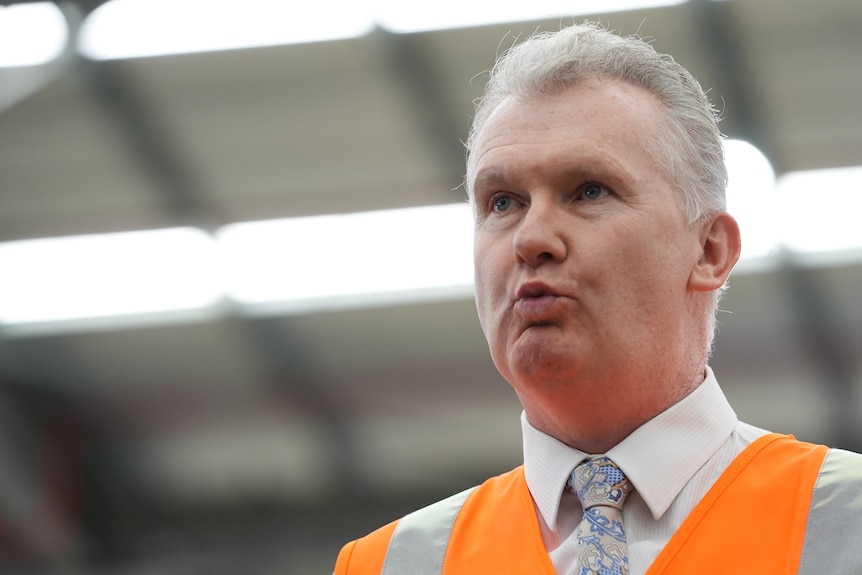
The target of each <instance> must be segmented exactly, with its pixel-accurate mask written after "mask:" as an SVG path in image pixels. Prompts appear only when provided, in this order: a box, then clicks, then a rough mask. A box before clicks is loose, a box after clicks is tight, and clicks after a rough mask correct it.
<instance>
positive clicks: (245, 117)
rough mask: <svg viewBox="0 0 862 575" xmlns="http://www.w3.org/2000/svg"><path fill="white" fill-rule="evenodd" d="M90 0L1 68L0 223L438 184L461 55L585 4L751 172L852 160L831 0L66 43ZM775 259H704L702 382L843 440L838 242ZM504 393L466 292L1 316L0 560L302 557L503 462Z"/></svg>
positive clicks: (457, 149) (855, 429)
mask: <svg viewBox="0 0 862 575" xmlns="http://www.w3.org/2000/svg"><path fill="white" fill-rule="evenodd" d="M20 3H21V2H9V1H8V0H7V1H5V2H0V4H2V5H11V4H20ZM100 4H102V2H101V1H99V0H93V1H83V0H79V1H78V2H68V3H64V4H62V5H61V6H62V7H63V10H64V13H65V14H66V15H67V17H68V19H69V23H70V26H71V30H72V32H73V34H72V39H71V40H70V46H72V48H70V50H68V51H67V53H66V54H64V56H63V57H61V58H60V59H59V60H57V61H56V62H54V63H51V64H46V65H43V66H38V67H24V68H5V69H3V68H0V242H11V241H16V240H22V239H32V238H43V237H58V236H73V235H80V234H98V233H107V232H116V231H125V230H146V229H157V228H170V227H176V226H194V227H199V228H201V229H204V230H214V229H217V228H219V227H220V226H223V225H225V224H229V223H234V222H243V221H253V220H268V219H275V218H287V217H295V216H308V215H317V214H331V213H350V212H358V211H366V210H375V209H388V208H396V207H409V206H422V205H435V204H448V203H455V202H461V201H463V200H464V192H463V190H462V189H460V188H459V184H460V181H461V177H462V173H463V160H464V151H463V147H462V145H461V142H462V141H463V140H464V139H465V137H466V133H467V129H468V127H469V123H470V118H471V115H472V112H473V101H474V99H475V98H477V97H478V96H479V95H480V94H481V92H482V88H483V83H484V79H485V77H486V76H485V75H483V72H484V71H486V70H487V69H488V68H489V67H490V66H491V65H492V63H493V61H494V58H495V55H496V54H497V52H498V51H499V50H500V48H501V46H502V47H505V46H506V45H509V44H511V43H512V42H513V41H514V39H515V38H516V37H518V36H523V35H524V34H529V33H530V32H532V31H534V30H536V29H546V30H548V29H550V30H553V29H556V28H559V26H560V25H561V23H565V22H571V21H577V20H581V19H584V18H586V17H587V16H589V17H590V18H595V19H599V20H601V21H602V22H605V23H606V24H607V25H608V26H609V27H610V28H612V29H615V30H618V31H620V32H621V33H623V34H634V33H638V34H640V35H642V36H645V37H650V38H653V39H654V45H655V46H656V48H657V49H658V50H659V51H662V52H668V53H670V54H673V55H674V56H675V57H676V58H677V60H679V61H680V62H681V63H682V64H683V65H685V66H686V67H688V68H689V69H690V70H691V71H692V72H693V73H694V74H695V76H697V77H698V78H699V79H700V80H701V82H702V84H703V85H704V86H705V87H706V88H707V89H709V90H710V94H711V96H712V97H713V99H714V100H715V101H716V102H717V103H718V104H719V106H720V107H721V108H722V109H723V110H724V116H725V117H724V120H723V122H722V128H723V130H724V132H725V133H726V134H727V135H728V136H729V137H732V138H739V139H744V140H747V141H749V142H751V143H753V144H755V145H756V146H757V147H758V148H759V149H760V150H762V151H763V152H764V153H765V154H766V156H767V157H768V158H769V159H770V161H771V162H772V165H773V166H774V168H775V170H776V173H777V174H779V175H780V174H784V173H788V172H793V171H801V170H815V169H824V168H835V167H847V166H859V165H862V108H860V105H859V102H860V94H862V69H860V61H862V34H860V33H859V29H860V26H862V3H859V2H858V1H856V0H822V1H814V0H736V1H733V0H728V1H723V2H721V1H712V0H690V1H688V2H685V3H682V4H679V5H676V6H668V7H663V8H654V9H644V10H633V11H626V12H615V13H609V14H597V15H587V16H585V15H582V14H577V15H575V16H573V17H569V18H553V19H548V20H543V21H530V22H509V23H505V24H497V25H488V26H482V27H471V28H461V29H451V30H437V31H429V32H421V33H413V34H395V33H392V32H388V31H386V30H384V29H382V28H381V29H376V30H374V31H373V32H371V33H369V34H367V35H364V36H362V37H359V38H354V39H345V40H337V41H329V42H317V43H309V44H296V45H283V46H271V47H262V48H251V49H244V50H232V51H218V52H207V53H196V54H185V55H174V56H161V57H151V58H134V59H120V60H106V61H94V60H88V59H85V58H83V57H81V56H78V55H77V54H76V53H75V50H74V32H75V30H77V29H79V27H80V24H81V22H82V21H84V19H85V18H86V16H87V14H88V13H90V12H91V11H92V10H93V9H96V8H97V7H98V6H99V5H100ZM572 5H573V6H577V2H572ZM163 18H164V19H170V18H171V14H170V13H165V14H164V15H163ZM201 18H202V19H205V18H206V15H205V14H203V15H202V16H201ZM332 18H338V15H337V14H333V15H332ZM152 33H153V34H158V30H157V29H155V30H153V31H152ZM858 192H859V193H860V194H862V190H858ZM821 193H822V190H819V189H812V190H811V202H819V201H822V197H821ZM833 209H834V210H836V212H838V211H841V210H842V206H841V205H835V206H833ZM440 233H441V234H445V233H446V230H440ZM859 233H860V234H862V231H860V232H859ZM397 241H398V238H393V242H397ZM305 248H306V249H307V250H309V251H310V252H311V253H314V252H315V250H316V249H317V247H316V246H315V245H307V246H305ZM465 249H469V247H468V246H465ZM315 255H316V256H317V257H319V258H322V259H326V258H328V257H330V255H331V254H328V253H325V252H323V251H321V253H317V254H315ZM368 257H369V258H386V257H387V254H386V253H375V254H368ZM776 262H777V263H776V265H773V266H769V267H766V268H763V269H753V270H749V271H741V272H740V273H738V274H737V273H735V274H734V276H733V277H732V279H731V286H732V287H731V289H730V290H729V292H728V294H727V297H726V299H725V302H724V304H723V308H724V309H725V310H728V311H729V312H731V313H725V314H722V315H721V317H720V329H719V333H718V337H717V342H716V352H715V354H714V358H713V361H712V365H713V367H714V369H715V371H716V373H717V375H718V378H719V381H720V382H721V384H722V387H723V388H724V389H725V391H726V393H727V395H728V396H729V398H730V399H731V402H732V403H733V405H734V406H735V408H736V410H737V412H738V413H739V414H740V417H741V418H742V419H744V420H745V421H748V422H749V423H752V424H755V425H758V426H761V427H765V428H769V429H772V430H775V431H780V432H785V433H793V434H796V435H797V436H798V437H800V438H802V439H805V440H811V441H819V442H827V443H830V444H833V445H838V446H841V447H845V448H850V449H856V450H859V449H862V421H860V420H862V418H860V417H859V415H860V414H862V353H860V352H862V306H860V294H862V259H856V260H855V261H854V260H853V259H852V258H845V259H842V260H830V261H822V262H812V261H811V260H810V259H808V260H805V261H804V262H801V263H800V261H799V260H798V259H797V258H795V257H794V254H792V253H785V254H782V255H780V257H777V259H776ZM289 264H290V262H283V261H277V260H276V261H272V262H271V265H272V266H282V265H289ZM391 265H393V266H398V262H397V261H393V262H391ZM2 273H4V272H2V271H0V274H2ZM302 273H303V270H301V269H298V270H296V274H297V278H298V279H297V281H301V278H302ZM77 279H78V278H75V277H74V274H71V275H70V276H69V277H66V278H62V280H61V283H63V282H75V281H77ZM0 281H2V280H0ZM519 414H520V406H519V404H518V402H517V398H516V397H515V395H514V393H513V392H512V391H511V389H510V388H509V386H508V384H507V383H506V382H505V381H503V380H502V379H501V378H500V376H499V375H498V374H497V372H496V371H495V369H494V367H493V365H492V363H491V361H490V357H489V355H488V351H487V348H486V345H485V341H484V339H483V336H482V333H481V331H480V329H479V326H478V321H477V319H476V315H475V310H474V307H473V302H472V300H471V299H470V298H469V297H451V298H444V299H437V300H433V301H425V302H422V301H411V302H397V301H396V302H388V303H387V302H381V304H380V305H377V306H365V307H362V308H357V309H332V310H323V311H315V312H308V313H290V314H288V313H282V314H278V313H276V314H268V315H256V316H249V315H245V314H242V313H237V312H235V311H232V310H230V309H225V310H224V311H223V312H222V313H220V314H218V315H216V316H214V317H207V318H199V319H196V320H189V321H175V322H162V323H156V324H151V325H129V326H115V327H103V328H99V329H96V328H92V329H84V328H81V329H66V330H62V331H58V332H51V331H50V330H48V331H43V332H40V333H33V334H16V333H14V332H13V331H11V330H10V331H6V330H4V329H2V326H0V568H4V567H5V568H8V569H9V571H4V572H16V573H39V574H53V573H63V574H77V573H81V574H83V573H98V574H101V573H111V574H115V573H121V574H143V573H184V574H185V573H208V574H211V573H236V572H243V573H260V574H264V573H315V572H316V573H320V572H323V573H328V572H330V571H329V570H330V569H331V567H332V565H333V562H334V558H335V554H336V553H337V551H338V549H339V547H340V545H341V544H343V543H344V542H345V541H347V540H348V539H351V538H354V537H356V536H358V535H361V534H363V533H364V532H367V531H368V530H370V529H372V528H374V527H376V526H378V525H380V524H382V523H385V522H388V521H389V520H392V519H394V518H396V517H398V516H399V515H401V514H403V513H405V512H407V511H409V510H411V509H413V508H415V507H417V506H419V505H422V504H424V503H428V502H431V501H433V500H435V499H437V498H439V497H441V496H443V495H446V494H449V493H453V492H455V491H456V490H460V489H461V488H464V487H468V486H470V485H473V484H475V483H476V482H477V481H479V480H481V479H483V478H484V477H487V476H489V475H492V474H496V473H499V472H502V471H505V470H507V469H509V468H511V467H512V466H514V465H517V464H518V463H519V461H520V457H521V443H520V426H519Z"/></svg>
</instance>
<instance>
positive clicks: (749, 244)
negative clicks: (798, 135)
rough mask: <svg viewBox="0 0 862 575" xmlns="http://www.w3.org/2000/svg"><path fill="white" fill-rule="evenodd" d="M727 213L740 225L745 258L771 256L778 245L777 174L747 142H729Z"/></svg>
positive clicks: (727, 147) (764, 157)
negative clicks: (776, 211) (776, 215)
mask: <svg viewBox="0 0 862 575" xmlns="http://www.w3.org/2000/svg"><path fill="white" fill-rule="evenodd" d="M724 157H725V163H726V164H727V179H728V181H727V211H728V212H730V213H731V214H732V215H733V217H734V218H736V221H737V222H738V223H739V229H740V233H741V234H742V255H741V258H742V259H746V260H751V259H756V258H763V257H765V256H768V255H769V254H770V253H771V252H772V251H773V250H775V248H776V247H777V245H778V235H777V234H778V230H777V228H776V217H775V210H776V203H775V171H774V170H773V168H772V164H770V163H769V160H768V159H767V158H766V156H764V155H763V153H762V152H761V151H760V150H758V149H757V148H756V147H754V146H753V145H751V144H749V143H748V142H745V141H743V140H726V141H725V142H724Z"/></svg>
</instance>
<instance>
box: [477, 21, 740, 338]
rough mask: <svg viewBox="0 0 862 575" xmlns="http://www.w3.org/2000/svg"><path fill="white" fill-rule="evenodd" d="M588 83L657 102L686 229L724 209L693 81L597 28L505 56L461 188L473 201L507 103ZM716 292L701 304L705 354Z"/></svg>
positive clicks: (662, 157) (661, 143) (661, 58)
mask: <svg viewBox="0 0 862 575" xmlns="http://www.w3.org/2000/svg"><path fill="white" fill-rule="evenodd" d="M591 79H603V80H622V81H625V82H628V83H630V84H633V85H635V86H639V87H641V88H643V89H645V90H647V91H648V92H650V93H651V94H653V96H655V97H656V99H657V100H658V101H659V102H660V103H661V104H662V106H663V107H664V110H665V112H666V118H665V122H664V125H665V130H663V131H662V133H659V134H655V135H654V137H653V139H654V144H653V145H654V147H655V149H654V150H653V152H654V156H655V158H656V161H657V162H659V164H660V166H661V167H662V168H663V170H664V171H665V173H666V174H667V175H668V176H669V177H670V178H671V180H672V182H673V184H674V186H675V191H676V194H677V197H678V199H679V202H680V206H681V208H682V210H683V213H684V214H685V215H686V217H687V218H688V220H689V222H690V223H694V222H697V221H700V220H706V219H708V218H710V217H711V216H713V215H715V214H717V213H719V212H722V211H724V210H725V209H726V200H725V189H726V187H727V168H726V166H725V163H724V148H723V146H722V138H723V136H722V134H721V131H720V130H719V129H718V120H719V116H718V114H717V112H716V110H715V108H714V107H713V105H712V103H711V102H710V101H709V99H708V98H707V96H706V94H705V93H704V91H703V88H701V86H700V84H699V83H698V81H697V80H696V79H695V78H694V77H693V76H692V75H691V73H689V72H688V70H686V69H685V68H683V67H682V66H681V65H680V64H678V63H677V62H676V61H675V60H674V59H673V58H672V57H671V56H669V55H666V54H659V53H658V52H656V50H655V49H654V48H653V47H652V46H651V45H650V44H648V43H647V42H645V41H644V40H642V39H640V38H638V37H634V36H629V37H622V36H619V35H617V34H614V33H612V32H610V31H608V30H607V29H605V28H604V27H602V26H601V25H599V24H596V23H585V24H578V25H574V26H570V27H567V28H563V29H562V30H560V31H558V32H538V33H536V34H534V35H533V36H531V37H529V38H527V39H526V40H524V41H523V42H521V43H519V44H516V45H515V46H513V47H512V48H510V49H509V50H508V51H506V52H504V53H503V54H502V55H501V56H500V57H499V58H498V60H497V62H496V64H495V65H494V67H493V69H492V70H491V73H490V77H489V80H488V83H487V85H486V87H485V95H484V96H483V97H482V98H481V99H480V100H478V101H477V104H476V111H475V115H474V118H473V125H472V127H471V129H470V133H469V136H468V138H467V173H466V176H465V178H464V186H465V189H466V190H467V193H468V195H469V196H470V197H472V195H473V194H472V185H473V179H474V177H475V170H476V159H475V155H474V153H475V146H476V144H477V141H478V138H479V136H480V135H481V133H482V130H483V128H484V127H485V124H486V123H487V121H488V119H489V118H490V116H491V114H493V112H494V111H495V110H496V109H497V107H498V106H499V105H500V104H501V103H502V102H503V101H504V100H506V99H507V98H510V97H512V98H517V99H519V100H527V99H530V98H535V97H540V96H543V95H551V94H555V93H559V92H562V91H564V90H565V89H567V88H569V87H572V86H575V85H577V84H579V83H582V82H584V81H587V80H591ZM722 291H723V288H722V289H721V290H716V291H714V292H712V294H711V295H712V297H711V298H710V301H709V302H708V306H709V313H708V317H709V318H710V319H709V320H708V325H707V328H708V334H710V335H709V336H708V340H709V341H708V342H707V350H710V349H711V346H712V335H711V334H713V332H714V331H715V312H716V310H717V307H718V301H719V299H720V298H721V292H722Z"/></svg>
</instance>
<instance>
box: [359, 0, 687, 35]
mask: <svg viewBox="0 0 862 575" xmlns="http://www.w3.org/2000/svg"><path fill="white" fill-rule="evenodd" d="M685 1H686V0H580V1H578V2H572V1H571V0H532V1H528V2H495V3H493V4H489V3H486V2H464V0H436V1H435V2H405V1H403V0H378V1H377V2H376V5H377V21H378V22H379V23H380V25H381V26H382V27H383V28H385V29H387V30H390V31H392V32H397V33H409V32H420V31H426V30H440V29H446V28H466V27H470V26H485V25H489V24H500V23H505V22H526V21H531V20H541V19H545V18H567V17H571V16H582V15H585V14H609V13H611V12H622V11H625V10H636V9H644V8H655V7H659V6H673V5H677V4H683V3H685Z"/></svg>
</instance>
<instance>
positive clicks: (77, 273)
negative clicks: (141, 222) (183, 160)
mask: <svg viewBox="0 0 862 575" xmlns="http://www.w3.org/2000/svg"><path fill="white" fill-rule="evenodd" d="M214 253H215V250H214V246H213V242H212V239H211V237H210V236H208V235H207V234H205V233H204V232H202V231H200V230H197V229H193V228H174V229H166V230H156V231H146V232H127V233H116V234H99V235H87V236H76V237H68V238H52V239H39V240H26V241H17V242H9V243H3V244H0V269H2V270H3V281H2V282H0V323H4V324H20V323H31V322H45V321H64V320H77V319H82V318H93V317H96V318H99V317H106V316H124V315H130V314H146V313H153V312H165V311H177V310H188V309H200V308H204V307H207V306H211V305H213V304H214V303H216V302H217V301H218V300H219V298H220V297H221V294H220V292H219V289H218V283H217V281H216V276H215V273H214V263H215V262H214V259H213V256H214Z"/></svg>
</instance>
